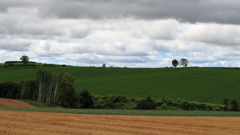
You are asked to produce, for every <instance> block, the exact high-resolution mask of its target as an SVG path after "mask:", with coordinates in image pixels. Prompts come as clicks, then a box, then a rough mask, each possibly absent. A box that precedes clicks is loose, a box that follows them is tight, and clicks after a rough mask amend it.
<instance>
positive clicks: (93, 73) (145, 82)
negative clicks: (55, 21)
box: [0, 67, 240, 104]
mask: <svg viewBox="0 0 240 135" xmlns="http://www.w3.org/2000/svg"><path fill="white" fill-rule="evenodd" d="M44 69H46V70H50V71H62V72H67V73H70V74H72V75H73V76H74V78H75V84H76V90H77V91H79V92H80V91H83V90H84V89H86V90H88V91H89V92H90V93H92V94H96V95H125V96H127V97H136V98H146V97H147V96H150V97H152V98H155V99H162V98H163V97H165V98H170V99H178V98H181V99H184V100H188V101H197V102H203V103H217V104H222V102H223V99H224V98H228V99H229V100H234V99H236V100H238V101H239V100H240V96H239V95H240V90H239V87H240V83H239V76H240V72H239V71H240V69H224V68H97V67H95V68H94V67H47V68H44ZM37 70H38V68H24V69H20V68H15V69H14V68H13V69H11V68H0V76H4V77H1V78H0V82H1V81H8V80H11V81H15V82H20V81H23V80H27V79H29V78H30V77H31V78H35V77H36V73H37Z"/></svg>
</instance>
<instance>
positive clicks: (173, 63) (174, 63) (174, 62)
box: [172, 59, 178, 67]
mask: <svg viewBox="0 0 240 135" xmlns="http://www.w3.org/2000/svg"><path fill="white" fill-rule="evenodd" d="M172 65H173V66H174V67H176V66H178V61H177V60H176V59H174V60H173V61H172Z"/></svg>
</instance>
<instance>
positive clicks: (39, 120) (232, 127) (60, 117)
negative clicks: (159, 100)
mask: <svg viewBox="0 0 240 135" xmlns="http://www.w3.org/2000/svg"><path fill="white" fill-rule="evenodd" d="M239 127H240V117H158V116H121V115H85V114H64V113H43V112H21V111H5V110H4V111H0V134H1V135H176V134H177V135H193V134H197V135H239V134H240V128H239Z"/></svg>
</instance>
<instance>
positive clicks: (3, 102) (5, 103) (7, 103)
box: [0, 98, 37, 108]
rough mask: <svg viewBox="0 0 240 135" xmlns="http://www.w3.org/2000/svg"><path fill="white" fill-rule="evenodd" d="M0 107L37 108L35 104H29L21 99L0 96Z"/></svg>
mask: <svg viewBox="0 0 240 135" xmlns="http://www.w3.org/2000/svg"><path fill="white" fill-rule="evenodd" d="M0 107H16V108H37V107H36V106H33V105H30V104H28V103H25V102H22V101H18V100H13V99H6V98H0Z"/></svg>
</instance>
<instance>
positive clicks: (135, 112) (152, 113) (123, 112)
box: [0, 107, 240, 117]
mask: <svg viewBox="0 0 240 135" xmlns="http://www.w3.org/2000/svg"><path fill="white" fill-rule="evenodd" d="M0 110H9V111H29V112H50V113H73V114H99V115H142V116H194V117H196V116H197V117H199V116H214V117H215V116H218V117H222V116H224V117H239V116H240V112H224V111H219V112H218V111H167V110H111V109H63V108H9V107H0Z"/></svg>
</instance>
